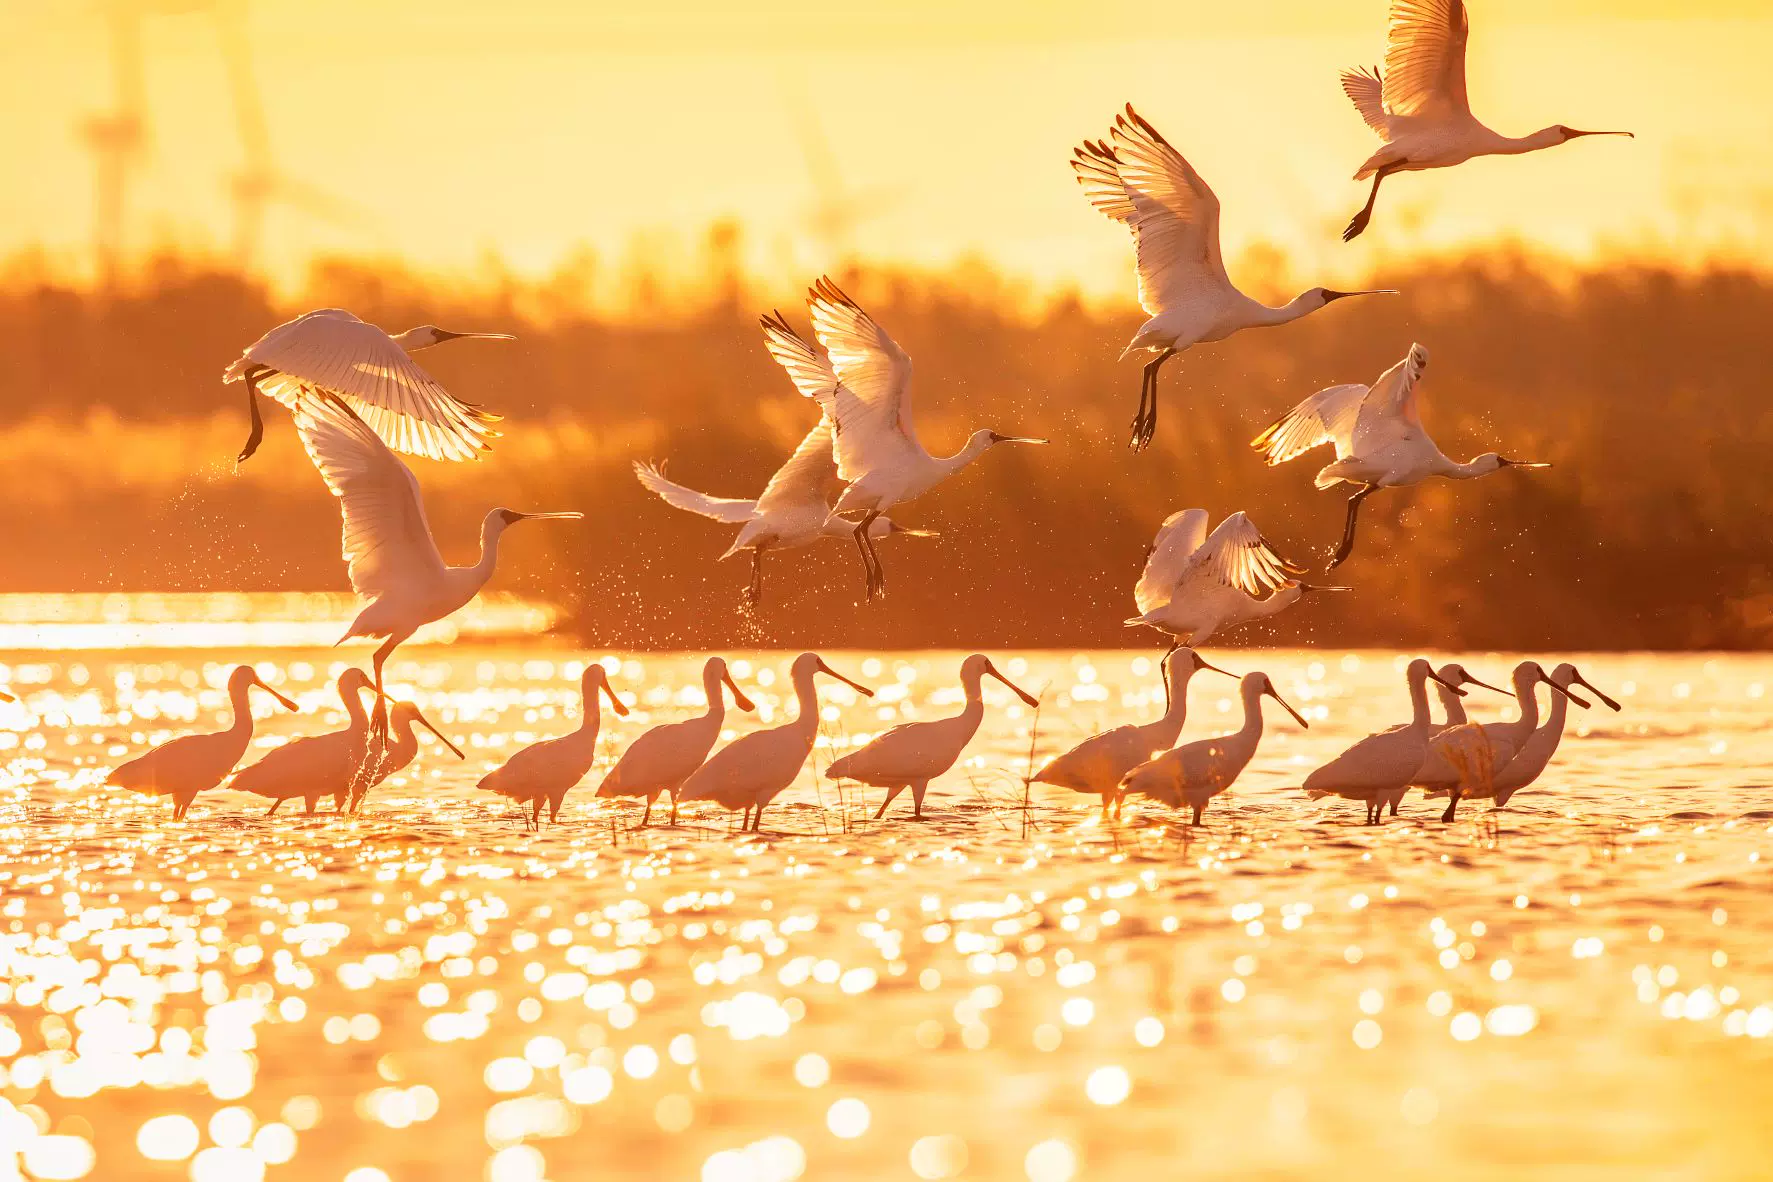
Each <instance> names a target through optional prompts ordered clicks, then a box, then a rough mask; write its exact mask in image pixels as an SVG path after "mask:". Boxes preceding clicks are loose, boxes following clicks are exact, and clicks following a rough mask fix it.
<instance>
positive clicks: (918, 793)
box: [911, 780, 930, 821]
mask: <svg viewBox="0 0 1773 1182" xmlns="http://www.w3.org/2000/svg"><path fill="white" fill-rule="evenodd" d="M929 787H930V782H929V781H928V780H925V781H923V782H922V783H919V784H913V785H912V786H911V819H912V820H913V821H921V820H923V819H924V815H923V794H924V793H925V792H927V791H929Z"/></svg>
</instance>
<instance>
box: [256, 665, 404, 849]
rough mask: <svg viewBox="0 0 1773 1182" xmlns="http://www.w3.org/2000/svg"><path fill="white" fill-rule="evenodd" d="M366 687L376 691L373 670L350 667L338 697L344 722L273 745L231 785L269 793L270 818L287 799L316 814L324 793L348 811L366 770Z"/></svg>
mask: <svg viewBox="0 0 1773 1182" xmlns="http://www.w3.org/2000/svg"><path fill="white" fill-rule="evenodd" d="M365 690H369V691H371V692H374V690H375V687H374V686H373V685H371V684H370V680H369V675H368V674H366V673H365V672H364V671H363V670H361V669H358V668H355V667H353V668H350V669H347V670H345V671H344V672H343V673H341V674H340V675H339V681H338V692H339V701H340V702H342V703H344V706H345V725H344V727H343V728H342V729H340V730H336V731H328V732H327V733H326V734H324V735H310V736H309V737H307V738H305V739H293V740H291V741H290V742H288V743H285V744H284V745H283V746H281V747H274V748H272V749H271V750H270V751H267V752H266V753H265V757H264V758H263V759H261V760H259V761H258V762H257V763H255V764H253V765H251V766H250V767H245V768H242V769H241V770H240V774H239V775H237V776H235V777H234V779H233V782H232V783H230V784H229V785H228V787H230V788H237V789H239V790H240V791H242V792H253V793H256V794H258V795H259V796H265V797H269V798H270V800H271V807H270V808H269V809H267V810H265V815H266V816H267V817H269V816H271V815H272V814H274V813H275V812H276V811H277V810H278V809H279V808H281V807H282V806H283V802H284V801H286V800H291V799H294V798H297V797H299V798H301V799H302V800H304V801H306V802H307V806H308V809H307V811H308V812H309V813H310V814H312V813H313V811H314V806H315V805H316V804H317V803H319V801H320V798H321V797H323V796H330V797H332V798H333V807H334V808H335V809H337V810H339V811H341V812H342V811H343V810H344V806H345V804H346V803H347V802H348V801H349V800H350V799H351V793H352V790H353V787H354V785H355V784H356V782H357V780H358V778H359V777H360V776H361V775H362V774H363V770H364V758H365V756H366V755H367V754H368V752H369V714H368V712H367V711H365V710H364V708H363V693H364V691H365Z"/></svg>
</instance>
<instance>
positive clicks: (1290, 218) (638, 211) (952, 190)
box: [0, 0, 1773, 292]
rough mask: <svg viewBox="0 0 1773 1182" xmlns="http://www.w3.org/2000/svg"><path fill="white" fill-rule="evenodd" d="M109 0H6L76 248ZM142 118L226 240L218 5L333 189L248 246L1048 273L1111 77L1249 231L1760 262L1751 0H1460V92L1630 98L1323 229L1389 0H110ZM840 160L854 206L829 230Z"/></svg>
mask: <svg viewBox="0 0 1773 1182" xmlns="http://www.w3.org/2000/svg"><path fill="white" fill-rule="evenodd" d="M110 2H111V0H41V2H33V3H28V4H27V3H17V4H15V5H14V6H12V7H11V8H10V10H9V12H8V14H7V23H8V26H9V27H8V32H7V35H6V36H5V37H4V38H0V109H4V110H5V111H6V112H7V117H6V118H5V119H4V120H0V156H3V158H4V159H6V160H7V162H8V165H9V167H8V173H9V176H10V179H9V181H8V183H7V184H5V185H3V186H0V253H10V252H12V251H14V250H16V249H18V248H21V247H25V246H29V245H33V244H41V245H43V246H45V247H46V248H48V250H49V251H50V252H51V254H52V255H53V257H55V258H56V259H57V260H58V261H60V262H62V263H64V264H67V265H70V266H71V265H75V264H80V265H84V264H85V263H86V262H87V261H88V260H89V257H90V250H89V242H90V240H91V237H92V233H93V225H94V160H93V156H92V153H91V151H90V150H89V148H88V146H87V144H86V141H85V139H84V138H83V136H82V132H81V126H82V122H83V120H85V119H87V118H88V117H90V116H92V115H94V114H97V113H100V112H103V111H106V110H108V109H110V107H111V106H112V104H113V101H114V99H113V95H114V89H115V88H114V80H113V69H112V57H111V54H110V52H109V41H108V26H107V23H106V11H107V5H108V4H109V3H110ZM128 4H129V7H130V8H132V9H134V10H138V11H139V13H140V14H141V15H140V28H141V35H142V39H141V61H142V65H143V70H144V79H145V83H144V98H145V114H146V129H147V137H146V140H145V143H144V147H143V150H142V152H141V153H140V155H139V158H138V159H137V161H136V163H135V164H134V165H133V167H132V171H131V173H130V180H129V185H128V189H127V209H126V219H125V223H124V228H125V242H126V246H127V247H128V248H129V249H130V250H132V251H136V252H140V251H143V250H146V249H147V248H149V247H150V246H152V245H154V244H157V243H159V244H165V243H177V244H194V245H204V246H207V247H209V248H211V249H213V250H216V251H218V252H222V251H225V250H226V249H227V248H228V244H229V242H230V240H231V237H232V234H233V232H234V231H233V227H234V210H233V204H232V198H231V196H230V188H229V185H230V177H231V176H233V175H234V174H235V173H236V172H237V170H238V169H239V168H240V166H241V158H242V148H241V142H242V141H241V135H240V132H239V130H238V127H237V115H236V105H235V103H234V102H233V101H232V100H231V98H230V93H231V92H230V87H229V81H228V74H227V71H226V68H225V65H224V54H223V53H222V50H221V45H222V39H221V38H220V37H219V36H218V29H219V28H220V27H221V26H222V23H223V22H222V21H221V20H220V19H218V17H226V16H228V14H232V16H233V18H236V19H240V20H242V21H243V22H244V25H243V27H244V29H245V31H246V37H245V44H246V45H247V47H248V51H249V54H250V66H251V72H252V76H253V78H254V79H255V84H256V89H257V90H258V92H259V93H260V94H261V96H262V102H263V107H264V111H265V118H266V125H267V131H268V141H267V142H268V144H269V150H270V153H271V158H272V160H273V161H274V163H275V165H276V167H277V169H278V171H279V172H280V173H281V174H282V175H284V176H287V177H290V178H295V179H299V181H300V182H301V183H302V184H304V185H308V186H312V187H313V188H314V189H315V190H317V191H318V192H319V193H320V194H323V195H326V196H327V197H328V198H329V199H336V202H337V203H339V204H341V205H345V206H346V209H344V210H342V211H341V210H335V209H331V208H330V204H331V203H332V202H331V201H330V200H329V201H327V202H318V201H315V200H312V199H306V198H304V199H303V200H302V201H300V202H283V201H275V202H273V203H272V204H271V205H270V207H269V212H268V215H267V217H266V220H265V229H264V243H263V252H262V259H263V265H264V268H265V269H266V270H268V271H269V272H270V273H271V274H272V275H273V276H274V277H276V278H278V279H280V280H283V281H289V280H291V279H293V278H294V277H297V276H299V275H300V274H301V270H302V268H303V266H304V265H305V263H306V261H307V260H308V259H309V258H310V257H312V255H313V254H315V253H316V252H350V253H370V254H392V255H398V256H401V257H404V258H406V259H409V260H411V261H413V262H415V263H418V264H421V265H424V266H428V267H438V268H450V269H466V268H472V267H473V266H474V265H475V264H476V262H477V260H481V259H483V258H485V257H486V256H487V255H488V254H497V255H499V256H503V257H504V258H506V259H507V260H509V261H510V263H511V264H512V265H513V266H515V267H516V268H518V269H519V270H522V271H524V272H543V271H546V270H549V269H551V268H552V267H554V266H555V265H556V264H558V263H559V262H560V261H561V260H562V259H563V258H565V257H567V256H568V255H569V254H571V253H572V251H573V250H574V249H575V248H577V247H579V246H580V245H581V244H588V245H589V246H590V247H591V248H592V249H594V250H595V251H597V252H598V254H599V255H600V256H601V257H602V258H604V259H605V260H607V261H608V262H609V263H610V265H611V268H612V269H614V268H616V267H619V266H620V265H621V262H622V260H623V259H624V258H625V257H627V256H628V255H630V254H631V252H632V251H633V250H634V249H635V244H636V243H639V244H641V248H642V249H644V250H646V251H648V252H656V254H657V257H658V258H659V259H662V260H664V262H665V265H666V266H667V267H670V266H673V265H678V266H681V265H685V264H686V261H687V260H691V259H693V257H694V251H695V249H696V246H695V244H696V242H697V241H698V240H699V239H700V236H701V233H702V231H703V229H704V227H705V226H706V225H707V224H708V223H709V222H710V221H712V220H713V219H716V218H722V217H732V218H736V219H738V220H739V221H740V222H741V223H742V224H743V225H744V227H745V232H746V243H747V246H746V252H747V261H748V262H749V263H750V265H751V266H752V267H754V268H755V269H756V270H757V271H758V272H760V273H761V274H763V275H765V276H768V277H771V278H773V279H776V280H779V281H781V282H783V283H788V282H793V281H797V280H803V279H805V278H806V277H807V276H809V275H810V274H811V273H813V272H814V271H816V270H818V269H820V268H822V267H824V266H825V265H827V264H828V263H829V262H830V261H831V257H830V256H831V254H832V252H833V249H834V244H837V243H841V242H843V241H845V240H847V241H848V242H849V243H850V244H851V245H852V246H853V248H854V249H855V250H856V251H857V252H858V253H860V254H861V255H863V256H865V257H868V258H872V259H878V260H883V261H893V262H903V263H914V264H931V265H940V264H944V263H947V262H950V261H952V260H954V259H955V258H957V257H959V256H962V255H965V254H978V255H982V256H984V257H985V258H987V259H989V260H991V261H993V262H995V263H997V264H999V265H1002V266H1004V267H1006V268H1008V269H1010V270H1012V271H1014V272H1017V273H1020V274H1024V275H1028V276H1030V277H1033V278H1035V279H1036V280H1038V281H1040V282H1042V283H1053V282H1064V281H1071V280H1075V281H1077V282H1079V283H1081V284H1082V285H1083V286H1084V287H1085V288H1086V289H1087V290H1090V291H1093V292H1100V291H1108V290H1121V289H1123V288H1126V287H1127V286H1128V269H1129V263H1128V245H1127V242H1126V240H1125V238H1124V236H1123V234H1122V233H1121V232H1120V231H1119V230H1118V228H1116V227H1114V226H1113V225H1111V224H1110V223H1109V222H1107V221H1106V220H1105V219H1103V218H1102V217H1101V216H1100V215H1098V214H1096V213H1095V212H1094V211H1093V210H1092V209H1090V207H1089V206H1088V205H1087V204H1086V203H1085V202H1084V200H1083V199H1082V197H1081V196H1080V195H1079V193H1078V190H1077V186H1076V184H1075V183H1074V182H1073V180H1072V178H1071V173H1070V170H1069V169H1068V168H1067V166H1066V159H1067V156H1068V154H1069V150H1070V148H1071V146H1072V145H1073V144H1074V143H1075V142H1077V141H1078V140H1080V139H1081V138H1083V137H1085V136H1093V135H1099V134H1101V133H1102V132H1103V130H1104V129H1105V128H1106V126H1107V123H1108V120H1109V119H1110V118H1111V117H1112V115H1113V113H1114V111H1115V110H1116V109H1117V108H1118V107H1119V105H1120V104H1121V103H1123V102H1125V101H1126V100H1128V99H1131V100H1132V101H1133V102H1135V103H1136V104H1137V105H1138V106H1139V108H1140V110H1141V111H1142V112H1143V113H1144V114H1145V115H1146V116H1147V117H1148V118H1150V119H1151V120H1152V121H1153V122H1154V123H1155V124H1156V125H1157V126H1158V127H1159V128H1160V129H1161V130H1163V131H1164V132H1165V133H1166V135H1167V136H1168V137H1169V138H1170V139H1171V140H1172V141H1173V142H1174V143H1176V144H1177V145H1178V146H1179V147H1180V148H1181V149H1182V150H1183V151H1184V153H1185V154H1187V155H1188V156H1189V157H1190V159H1191V160H1192V161H1193V163H1194V164H1195V166H1196V167H1197V168H1199V169H1200V171H1201V172H1202V173H1203V174H1204V175H1205V176H1206V177H1207V179H1208V180H1209V182H1210V183H1211V184H1212V185H1213V186H1214V188H1215V189H1216V190H1217V191H1218V193H1219V196H1220V198H1221V200H1222V202H1223V204H1224V209H1225V214H1224V232H1225V236H1226V244H1227V249H1228V252H1236V251H1237V250H1238V249H1239V247H1240V246H1242V245H1244V244H1247V243H1249V242H1252V241H1256V240H1267V241H1272V242H1275V243H1277V244H1278V245H1280V246H1281V247H1282V248H1283V249H1284V250H1285V251H1286V252H1287V255H1288V258H1289V261H1290V263H1291V265H1292V266H1293V268H1294V269H1295V270H1296V271H1298V272H1301V273H1307V272H1310V273H1317V274H1323V275H1324V276H1325V277H1326V278H1333V277H1335V276H1336V275H1338V274H1342V273H1353V272H1355V271H1359V270H1362V269H1364V268H1366V267H1367V266H1368V265H1370V264H1371V263H1372V262H1373V261H1374V258H1375V257H1376V256H1383V255H1385V254H1397V253H1400V252H1405V251H1413V250H1417V249H1422V248H1425V247H1427V248H1440V247H1446V246H1450V245H1460V244H1465V243H1470V242H1481V241H1488V240H1493V239H1498V238H1518V239H1521V240H1524V241H1526V242H1528V243H1531V244H1533V245H1536V246H1540V247H1546V248H1550V249H1553V250H1555V251H1558V252H1560V253H1566V254H1571V255H1575V256H1578V257H1583V256H1589V255H1592V254H1595V253H1606V252H1613V251H1624V252H1629V253H1642V254H1651V255H1657V256H1663V255H1668V254H1673V255H1675V256H1677V257H1693V256H1695V255H1698V254H1701V253H1704V254H1726V255H1733V256H1746V257H1749V258H1752V259H1755V260H1757V261H1761V262H1768V261H1773V159H1770V156H1769V152H1768V145H1769V144H1770V143H1773V70H1769V68H1768V65H1767V63H1768V62H1769V61H1770V60H1773V4H1769V3H1768V0H1684V2H1681V0H1667V2H1663V0H1471V2H1470V9H1471V22H1472V43H1471V61H1470V77H1471V83H1470V88H1471V95H1472V104H1473V109H1474V111H1475V112H1476V113H1477V114H1478V116H1479V117H1480V118H1482V119H1485V120H1486V121H1487V122H1489V123H1490V124H1491V125H1492V126H1494V127H1496V128H1497V129H1498V130H1500V131H1503V132H1505V133H1509V134H1521V133H1525V132H1527V131H1531V130H1533V129H1535V128H1538V127H1542V126H1544V125H1546V124H1549V123H1567V124H1570V125H1572V126H1576V127H1592V128H1626V129H1630V130H1632V131H1635V132H1637V133H1638V137H1639V138H1637V139H1636V140H1633V141H1626V140H1611V139H1597V140H1582V141H1578V142H1576V143H1573V144H1571V145H1568V146H1565V147H1562V148H1557V149H1552V150H1549V151H1546V152H1543V153H1537V154H1534V155H1532V156H1528V157H1522V158H1515V159H1493V160H1487V161H1477V162H1473V163H1470V164H1467V165H1463V166H1461V167H1460V168H1458V169H1455V170H1450V171H1448V172H1444V173H1438V174H1416V175H1411V176H1405V177H1403V178H1400V179H1398V180H1396V181H1394V182H1393V183H1392V184H1391V185H1390V186H1388V187H1387V190H1386V192H1385V193H1384V195H1383V196H1382V199H1381V204H1380V209H1379V214H1378V216H1377V217H1376V219H1375V222H1374V228H1373V230H1371V231H1369V232H1368V234H1367V235H1366V236H1365V237H1363V238H1362V239H1361V240H1360V241H1359V242H1358V243H1356V244H1355V245H1352V246H1344V245H1343V244H1342V243H1341V242H1339V241H1338V240H1337V236H1336V231H1337V230H1338V229H1339V228H1340V226H1341V225H1342V223H1343V222H1344V221H1346V219H1347V217H1348V215H1349V214H1350V213H1351V212H1352V211H1353V210H1354V209H1355V208H1357V207H1358V206H1359V205H1360V203H1361V201H1362V200H1363V198H1364V186H1362V185H1357V184H1355V183H1354V182H1353V181H1351V180H1350V179H1349V178H1350V176H1351V174H1352V173H1353V171H1354V169H1355V167H1356V166H1357V165H1358V164H1359V163H1360V161H1361V160H1362V159H1363V158H1364V157H1365V156H1366V155H1367V154H1368V153H1369V152H1370V151H1371V149H1372V147H1373V146H1374V143H1375V141H1374V140H1373V137H1372V136H1371V133H1370V132H1368V131H1367V129H1366V128H1365V127H1364V126H1363V125H1362V123H1361V121H1360V119H1359V118H1358V117H1357V116H1356V114H1355V113H1354V111H1353V109H1352V108H1351V107H1350V106H1349V105H1348V104H1347V102H1346V101H1345V100H1344V98H1343V97H1342V95H1341V92H1340V90H1339V89H1338V86H1337V71H1338V70H1339V69H1340V68H1341V67H1343V66H1348V65H1357V64H1363V63H1373V62H1376V61H1378V60H1379V59H1380V57H1381V56H1382V53H1383V44H1384V43H1383V35H1384V18H1385V4H1384V2H1383V0H1243V2H1241V3H1214V4H1204V3H1197V2H1195V0H1165V2H1163V3H1134V2H1131V0H1093V2H1091V3H1078V2H1076V0H1064V2H1060V0H971V2H965V0H962V2H954V0H892V2H891V3H867V4H861V3H856V4H846V3H837V2H828V3H822V4H820V3H811V2H801V0H765V2H762V3H733V2H732V0H646V2H644V3H624V4H622V5H620V6H619V8H618V6H617V5H616V4H614V3H609V2H605V0H505V2H502V3H483V2H478V0H477V2H473V3H470V2H468V0H422V2H420V0H373V2H372V0H128ZM821 193H823V194H824V195H825V196H824V200H826V201H829V200H830V199H831V198H832V197H833V196H834V195H835V196H839V197H844V199H845V203H847V204H849V205H852V206H854V208H855V213H856V216H855V217H854V218H852V219H847V220H848V222H849V224H848V225H847V227H846V228H844V229H842V231H841V232H840V233H839V234H837V235H836V236H835V237H834V236H832V235H830V234H821V233H820V232H819V231H818V230H817V226H818V224H819V219H818V218H817V217H816V216H815V215H816V213H817V210H818V208H819V206H820V202H821V199H822V198H821Z"/></svg>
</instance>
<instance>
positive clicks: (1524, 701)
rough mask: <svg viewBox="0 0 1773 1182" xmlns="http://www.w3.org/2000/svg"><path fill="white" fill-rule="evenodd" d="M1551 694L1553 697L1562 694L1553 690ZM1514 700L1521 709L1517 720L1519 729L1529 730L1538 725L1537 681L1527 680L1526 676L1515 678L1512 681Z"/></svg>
mask: <svg viewBox="0 0 1773 1182" xmlns="http://www.w3.org/2000/svg"><path fill="white" fill-rule="evenodd" d="M1552 696H1553V697H1554V698H1555V697H1561V696H1562V695H1560V694H1558V693H1557V691H1555V690H1554V691H1552ZM1514 700H1515V704H1516V705H1518V706H1519V707H1520V709H1521V716H1520V718H1519V720H1518V722H1519V724H1520V727H1521V729H1522V730H1523V731H1530V730H1532V729H1533V728H1535V727H1537V726H1538V725H1539V686H1538V682H1537V681H1536V680H1534V681H1529V680H1527V679H1526V678H1516V679H1515V683H1514Z"/></svg>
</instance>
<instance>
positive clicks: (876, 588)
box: [856, 509, 886, 602]
mask: <svg viewBox="0 0 1773 1182" xmlns="http://www.w3.org/2000/svg"><path fill="white" fill-rule="evenodd" d="M879 516H880V510H879V509H870V510H868V512H866V513H864V514H863V515H862V520H861V521H860V522H858V523H857V525H856V545H857V546H859V547H861V550H862V564H863V565H864V566H865V567H867V570H868V600H869V601H870V602H872V601H873V599H874V597H875V596H877V595H878V596H881V597H882V598H884V597H885V596H886V571H885V570H883V569H882V568H881V565H880V554H879V553H878V552H877V551H876V550H875V549H874V539H873V538H871V537H869V536H868V530H869V528H870V527H872V526H873V525H874V522H875V519H876V518H878V517H879Z"/></svg>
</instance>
